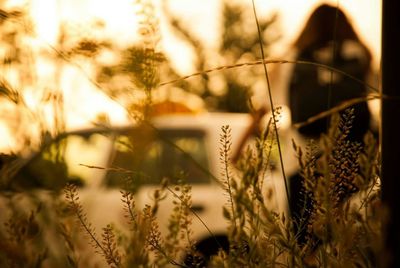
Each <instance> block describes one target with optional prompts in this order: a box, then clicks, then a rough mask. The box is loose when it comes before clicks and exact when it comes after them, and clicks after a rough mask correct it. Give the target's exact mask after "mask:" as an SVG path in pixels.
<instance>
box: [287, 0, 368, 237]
mask: <svg viewBox="0 0 400 268" xmlns="http://www.w3.org/2000/svg"><path fill="white" fill-rule="evenodd" d="M294 49H295V50H296V53H297V57H296V59H297V60H299V61H309V62H315V63H319V64H324V65H328V66H331V67H334V68H336V69H339V70H341V71H343V72H345V73H346V74H348V75H350V76H352V77H354V78H356V79H358V80H361V81H366V79H367V76H368V74H369V72H370V62H371V54H370V52H369V51H368V49H367V47H366V46H365V45H364V44H363V43H362V42H361V41H360V39H359V38H358V36H357V34H356V32H355V31H354V29H353V27H352V25H351V24H350V22H349V20H348V18H347V17H346V15H345V14H344V13H343V12H342V11H341V10H340V9H337V8H336V7H332V6H329V5H326V4H323V5H321V6H319V7H317V8H316V9H315V10H314V12H313V13H312V14H311V16H310V17H309V19H308V21H307V22H306V24H305V27H304V29H303V30H302V32H301V33H300V35H299V37H298V38H297V40H296V41H295V42H294ZM288 87H289V92H288V95H287V98H288V103H289V107H290V110H291V117H292V123H293V124H295V123H300V122H305V121H306V120H307V119H308V118H310V117H312V116H315V115H317V114H319V113H321V112H324V111H327V110H329V109H330V108H332V107H335V106H337V105H338V104H340V103H343V102H345V101H347V100H350V99H354V98H359V97H364V96H365V95H366V93H367V88H366V87H365V86H364V85H363V84H362V83H360V82H358V81H355V80H354V79H353V78H350V77H348V76H346V75H344V74H341V73H336V72H331V71H330V70H328V69H326V68H322V67H318V66H315V65H309V64H296V65H295V66H294V68H293V72H292V75H291V78H290V83H289V85H288ZM352 108H354V120H353V124H352V129H351V131H350V134H349V136H348V138H349V139H350V140H352V141H357V142H362V139H363V136H364V134H365V133H366V132H367V130H368V129H369V125H370V112H369V110H368V105H367V103H366V102H361V103H359V104H356V105H353V106H352ZM329 120H330V118H329V117H325V118H322V119H318V120H317V121H315V122H313V123H311V124H308V125H305V126H302V127H300V128H299V129H298V131H299V133H300V134H301V135H303V137H305V138H313V139H318V138H319V137H320V135H321V134H322V133H324V132H326V131H327V129H328V127H329ZM302 187H303V178H301V175H299V174H295V175H294V176H292V177H291V178H290V197H291V198H290V204H289V207H290V211H291V215H292V218H293V219H294V221H295V222H300V219H303V220H305V222H306V223H307V222H308V217H309V216H310V207H307V206H310V202H311V201H310V200H308V201H307V202H306V203H304V202H303V200H304V199H305V198H304V193H303V190H304V189H302ZM305 208H306V210H304V209H305ZM299 232H300V236H299V241H300V242H304V241H303V240H304V239H305V235H306V234H305V233H304V232H305V230H304V229H302V230H301V231H300V230H299Z"/></svg>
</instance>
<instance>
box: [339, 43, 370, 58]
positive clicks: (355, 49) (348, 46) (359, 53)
mask: <svg viewBox="0 0 400 268" xmlns="http://www.w3.org/2000/svg"><path fill="white" fill-rule="evenodd" d="M340 53H341V56H342V58H343V59H346V60H350V59H366V58H367V57H368V50H367V48H366V47H365V46H364V45H363V44H362V43H360V42H359V41H356V40H345V41H343V44H342V49H341V51H340Z"/></svg>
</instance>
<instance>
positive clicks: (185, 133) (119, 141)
mask: <svg viewBox="0 0 400 268" xmlns="http://www.w3.org/2000/svg"><path fill="white" fill-rule="evenodd" d="M207 159H208V158H207V150H206V144H205V133H204V132H203V131H201V130H193V129H158V130H156V129H153V128H136V129H131V130H129V131H125V132H121V133H119V134H118V135H117V137H116V140H115V142H114V154H113V155H112V159H111V169H110V171H109V172H108V173H107V176H106V180H105V183H106V185H107V186H109V187H119V188H126V187H128V188H132V187H137V186H139V185H143V184H157V183H160V182H161V180H162V179H163V178H168V179H169V180H170V181H171V182H177V181H178V180H179V179H181V180H183V181H186V182H188V183H205V182H209V181H210V178H209V176H208V174H207V170H208V161H207Z"/></svg>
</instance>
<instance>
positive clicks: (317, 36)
mask: <svg viewBox="0 0 400 268" xmlns="http://www.w3.org/2000/svg"><path fill="white" fill-rule="evenodd" d="M344 40H352V41H356V42H358V43H360V44H361V45H362V46H364V48H365V50H366V53H367V57H368V59H367V60H368V61H370V60H371V53H370V52H369V50H368V49H367V48H366V46H365V45H364V44H363V43H362V42H361V40H360V39H359V37H358V35H357V33H356V32H355V30H354V28H353V26H352V25H351V23H350V21H349V19H348V18H347V16H346V14H345V13H344V12H343V11H342V10H341V9H339V8H337V7H334V6H330V5H328V4H322V5H320V6H318V7H317V8H316V9H315V10H314V11H313V13H312V14H311V16H310V17H309V19H308V21H307V22H306V24H305V26H304V28H303V30H302V31H301V33H300V35H299V36H298V38H297V39H296V41H295V42H294V47H296V48H297V49H298V50H299V51H305V50H308V49H318V48H320V47H323V46H326V45H327V44H328V43H329V42H331V41H335V42H337V44H338V45H339V46H340V45H341V43H342V42H343V41H344Z"/></svg>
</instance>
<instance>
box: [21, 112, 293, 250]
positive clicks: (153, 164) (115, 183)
mask: <svg viewBox="0 0 400 268" xmlns="http://www.w3.org/2000/svg"><path fill="white" fill-rule="evenodd" d="M251 124H252V117H251V115H249V114H227V113H204V114H172V115H163V116H158V117H156V118H154V119H153V120H152V121H151V125H146V124H145V125H143V126H141V127H138V126H132V125H129V126H118V127H108V128H105V127H99V128H91V129H86V130H79V131H74V132H70V133H68V134H65V135H63V136H62V137H61V138H60V139H59V140H58V141H57V142H53V143H51V144H50V145H49V146H47V147H46V148H45V149H44V150H43V151H42V152H41V153H40V154H38V155H36V156H34V157H33V158H32V159H31V160H30V161H29V163H28V164H27V165H26V166H25V167H24V168H23V169H22V170H21V171H20V172H19V174H18V176H17V177H16V178H15V182H17V183H19V184H20V185H21V184H24V183H25V184H26V185H25V186H35V187H44V188H57V187H61V186H62V185H64V184H65V182H66V181H71V180H72V181H75V182H76V183H78V184H80V185H82V187H81V188H80V191H79V195H80V197H81V198H80V199H81V201H82V204H83V207H84V209H85V211H86V213H87V214H88V220H89V221H90V222H91V223H92V224H93V226H94V227H95V228H96V229H97V230H101V228H103V227H105V226H106V225H107V224H109V223H111V222H112V223H114V224H115V225H116V226H117V227H119V228H121V229H124V228H126V225H125V221H126V219H125V218H124V217H123V215H124V212H123V206H122V205H123V204H122V202H121V193H120V190H121V189H126V190H130V191H133V192H135V201H136V205H137V207H138V208H140V207H143V206H144V204H151V203H152V199H151V198H152V193H153V191H154V190H155V189H157V188H160V185H159V183H160V181H161V180H162V178H164V177H168V178H170V180H171V181H172V183H174V178H177V177H184V178H185V179H186V182H187V183H188V184H190V185H191V186H192V209H193V210H194V211H195V212H196V214H197V215H198V216H199V217H200V218H201V220H202V221H200V220H198V219H197V218H196V217H193V221H192V227H191V228H192V229H193V235H194V237H193V238H194V240H195V241H196V242H197V243H198V249H199V250H203V251H204V252H203V253H204V254H206V255H208V254H212V253H215V252H216V251H217V250H218V247H217V245H216V243H215V237H216V238H217V239H218V240H219V241H220V245H223V246H227V237H226V232H227V221H226V219H224V218H223V213H222V208H223V206H224V205H226V204H227V195H226V194H225V193H224V190H223V189H222V188H221V185H220V183H218V181H217V180H221V179H222V178H221V175H220V173H221V170H222V168H223V167H222V163H221V162H220V160H219V158H220V154H219V149H220V144H219V141H220V134H221V133H222V132H221V127H222V126H223V125H229V126H230V128H231V130H232V132H231V133H232V152H233V153H235V152H236V151H237V150H238V146H239V143H240V141H241V140H242V139H243V137H244V135H245V133H246V131H248V129H249V128H250V126H251ZM286 128H287V127H286ZM280 131H281V132H282V133H285V131H287V130H286V129H285V127H283V129H281V130H280ZM285 135H286V136H287V134H285ZM285 135H283V136H282V137H283V138H281V146H282V148H283V149H284V150H286V151H290V153H289V152H286V153H285V154H284V159H283V160H284V163H285V165H286V164H288V166H287V170H286V171H287V172H290V170H293V169H294V167H293V161H295V160H294V155H293V153H292V150H290V148H291V146H290V138H289V137H285ZM56 148H62V151H59V150H56ZM287 148H289V150H287ZM60 157H62V158H63V159H65V162H62V164H54V163H57V161H56V160H57V158H60ZM275 160H276V159H275ZM64 163H65V164H64ZM276 164H277V165H278V167H277V168H276V169H274V170H272V171H271V173H269V174H268V176H267V177H266V178H265V183H264V185H265V187H269V188H270V189H271V190H272V191H273V192H274V193H275V194H274V201H275V202H273V203H271V204H268V205H269V206H271V209H274V210H276V211H277V212H284V211H287V203H286V195H285V188H284V182H283V179H282V175H281V170H280V168H279V163H276ZM128 177H129V181H131V182H132V181H133V182H134V183H133V184H132V183H127V178H128ZM26 178H29V181H26ZM24 179H25V181H24ZM172 199H173V195H172V194H171V193H167V197H166V200H163V202H162V203H161V206H160V208H159V209H158V214H157V217H158V220H159V223H160V228H161V231H162V233H163V232H165V231H166V228H167V224H168V218H169V215H170V213H171V210H172V206H173V204H172ZM204 225H206V226H207V228H208V229H209V230H211V232H212V234H213V235H214V237H213V236H211V234H210V231H209V230H208V229H207V228H206V227H205V226H204ZM205 251H207V252H205Z"/></svg>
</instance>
